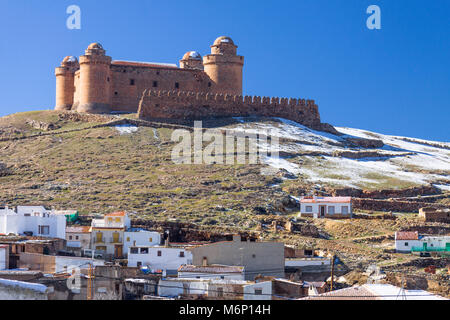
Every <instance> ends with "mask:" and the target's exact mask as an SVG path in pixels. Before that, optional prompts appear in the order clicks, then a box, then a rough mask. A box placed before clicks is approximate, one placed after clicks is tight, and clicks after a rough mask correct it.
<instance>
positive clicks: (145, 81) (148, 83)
mask: <svg viewBox="0 0 450 320" xmlns="http://www.w3.org/2000/svg"><path fill="white" fill-rule="evenodd" d="M243 66H244V57H242V56H239V55H237V46H236V45H235V44H234V42H233V40H232V39H231V38H229V37H224V36H222V37H219V38H217V39H216V40H215V41H214V43H213V45H212V46H211V54H208V55H206V56H205V57H203V58H202V57H201V56H200V54H199V53H197V52H195V51H189V52H187V53H186V54H185V55H184V56H183V58H182V59H181V60H180V67H178V66H176V65H175V64H162V63H147V62H134V61H119V60H112V58H111V57H109V56H107V55H106V51H105V49H103V47H102V45H101V44H99V43H92V44H90V45H89V47H88V48H87V49H86V51H85V54H84V55H82V56H80V58H79V60H78V59H77V58H76V57H73V56H68V57H66V58H64V60H63V61H62V62H61V65H60V66H59V67H57V68H56V70H55V75H56V107H55V109H56V110H76V111H79V112H88V113H109V112H111V111H118V112H136V111H137V109H138V105H139V100H140V98H141V96H142V93H143V92H144V90H145V89H149V88H153V89H155V90H180V91H190V92H205V93H224V94H225V93H227V94H232V95H240V94H242V69H243Z"/></svg>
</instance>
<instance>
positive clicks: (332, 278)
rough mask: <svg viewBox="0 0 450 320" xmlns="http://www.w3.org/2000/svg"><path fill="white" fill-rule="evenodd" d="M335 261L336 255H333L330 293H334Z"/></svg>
mask: <svg viewBox="0 0 450 320" xmlns="http://www.w3.org/2000/svg"><path fill="white" fill-rule="evenodd" d="M334 260H335V255H334V253H333V255H332V256H331V287H330V291H333V287H334Z"/></svg>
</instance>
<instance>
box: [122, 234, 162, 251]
mask: <svg viewBox="0 0 450 320" xmlns="http://www.w3.org/2000/svg"><path fill="white" fill-rule="evenodd" d="M123 238H124V244H123V248H124V253H125V254H126V255H128V249H129V248H130V247H135V246H159V245H161V235H160V234H159V232H156V231H148V230H144V229H139V228H130V229H128V230H126V231H125V233H124V237H123Z"/></svg>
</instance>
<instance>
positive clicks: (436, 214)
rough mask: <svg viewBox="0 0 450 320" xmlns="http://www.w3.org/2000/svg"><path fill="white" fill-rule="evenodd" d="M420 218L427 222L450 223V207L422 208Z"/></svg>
mask: <svg viewBox="0 0 450 320" xmlns="http://www.w3.org/2000/svg"><path fill="white" fill-rule="evenodd" d="M419 218H420V219H422V220H423V221H425V222H443V223H450V209H436V208H431V207H430V208H420V209H419Z"/></svg>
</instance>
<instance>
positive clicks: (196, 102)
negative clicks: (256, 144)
mask: <svg viewBox="0 0 450 320" xmlns="http://www.w3.org/2000/svg"><path fill="white" fill-rule="evenodd" d="M138 116H139V118H140V119H146V120H157V119H183V120H200V119H205V118H215V117H248V116H263V117H280V118H285V119H288V120H292V121H295V122H298V123H300V124H302V125H305V126H307V127H309V128H312V129H315V130H322V131H328V132H333V133H335V129H334V128H333V127H332V126H331V125H328V124H324V123H321V122H320V114H319V110H318V107H317V105H316V104H315V103H314V100H305V99H292V98H291V99H287V98H278V97H277V98H269V97H259V96H253V97H252V96H240V95H229V94H212V93H203V92H184V91H154V90H147V91H144V93H143V96H142V98H141V101H140V103H139V109H138Z"/></svg>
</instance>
